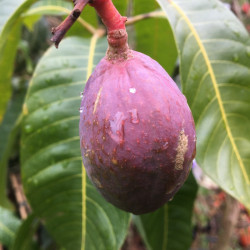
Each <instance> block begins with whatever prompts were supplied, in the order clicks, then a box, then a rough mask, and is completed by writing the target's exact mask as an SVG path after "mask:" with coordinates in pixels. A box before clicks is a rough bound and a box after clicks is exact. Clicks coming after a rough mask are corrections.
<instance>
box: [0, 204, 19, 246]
mask: <svg viewBox="0 0 250 250" xmlns="http://www.w3.org/2000/svg"><path fill="white" fill-rule="evenodd" d="M20 224H21V221H20V220H19V219H18V218H17V217H16V216H15V215H14V214H13V213H12V212H10V211H9V210H8V209H5V208H2V207H0V243H2V244H3V245H4V246H6V247H10V246H11V245H12V244H13V241H14V238H15V234H16V231H17V230H18V228H19V226H20Z"/></svg>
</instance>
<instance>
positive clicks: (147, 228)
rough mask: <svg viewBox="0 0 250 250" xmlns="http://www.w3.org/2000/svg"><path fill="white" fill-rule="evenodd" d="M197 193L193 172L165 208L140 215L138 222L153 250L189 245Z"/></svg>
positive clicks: (179, 248) (149, 247)
mask: <svg viewBox="0 0 250 250" xmlns="http://www.w3.org/2000/svg"><path fill="white" fill-rule="evenodd" d="M196 193H197V184H196V182H195V180H194V177H193V175H192V174H190V176H189V178H188V179H187V181H186V182H185V184H184V185H183V187H182V188H181V189H180V191H179V192H178V193H177V194H176V195H175V196H174V199H173V200H172V201H171V202H168V203H167V204H166V205H164V206H163V207H162V208H160V209H158V210H156V211H155V212H153V213H150V214H145V215H141V216H137V217H136V218H135V223H136V226H137V228H138V229H139V232H140V233H141V235H142V237H143V239H144V242H145V243H146V245H147V248H148V249H149V250H166V249H174V250H183V249H189V248H190V245H191V242H192V227H191V218H192V212H193V204H194V200H195V197H196Z"/></svg>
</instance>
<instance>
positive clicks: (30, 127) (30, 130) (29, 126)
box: [24, 124, 33, 134]
mask: <svg viewBox="0 0 250 250" xmlns="http://www.w3.org/2000/svg"><path fill="white" fill-rule="evenodd" d="M32 130H33V128H32V126H31V125H29V124H27V125H26V126H25V127H24V131H25V132H26V133H27V134H29V133H31V132H32Z"/></svg>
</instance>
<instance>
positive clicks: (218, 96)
mask: <svg viewBox="0 0 250 250" xmlns="http://www.w3.org/2000/svg"><path fill="white" fill-rule="evenodd" d="M169 2H170V4H171V5H172V6H173V7H174V8H175V9H176V10H177V12H178V13H179V14H180V15H181V16H182V18H183V19H184V20H185V21H186V23H187V25H188V27H189V28H190V31H191V32H192V33H193V35H194V38H195V40H196V41H197V44H198V46H199V47H200V50H201V52H202V55H203V57H204V60H205V63H206V65H207V68H208V71H209V73H210V77H211V81H212V84H213V87H214V90H215V95H216V98H217V101H218V104H219V108H220V112H221V115H222V119H223V121H224V124H225V128H226V131H227V136H228V138H229V141H230V143H231V145H232V148H233V151H234V153H235V155H236V158H237V160H238V162H239V165H240V168H241V171H242V174H243V176H244V179H245V180H246V182H247V184H250V181H249V178H248V175H247V172H246V169H245V166H244V164H243V161H242V159H241V156H240V153H239V151H238V148H237V146H236V143H235V141H234V138H233V135H232V132H231V129H230V127H229V123H228V120H227V116H226V112H225V109H224V106H223V102H222V98H221V94H220V91H219V87H218V84H217V80H216V77H215V74H214V71H213V68H212V66H211V63H210V61H209V57H208V55H207V52H206V50H205V47H204V46H203V44H202V42H201V39H200V37H199V35H198V33H197V31H196V29H195V28H194V26H193V24H192V23H191V21H190V20H189V18H188V17H187V15H186V14H185V13H184V11H183V10H182V9H181V8H180V7H179V6H178V5H177V4H176V3H175V2H174V1H172V0H169Z"/></svg>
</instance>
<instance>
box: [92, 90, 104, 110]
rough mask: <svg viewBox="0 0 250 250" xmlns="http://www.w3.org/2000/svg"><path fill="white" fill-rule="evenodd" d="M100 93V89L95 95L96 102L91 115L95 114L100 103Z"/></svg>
mask: <svg viewBox="0 0 250 250" xmlns="http://www.w3.org/2000/svg"><path fill="white" fill-rule="evenodd" d="M101 92H102V87H101V88H100V89H99V91H98V94H97V97H96V100H95V105H94V110H93V114H94V113H95V112H96V108H97V105H98V102H99V101H100V97H101Z"/></svg>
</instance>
